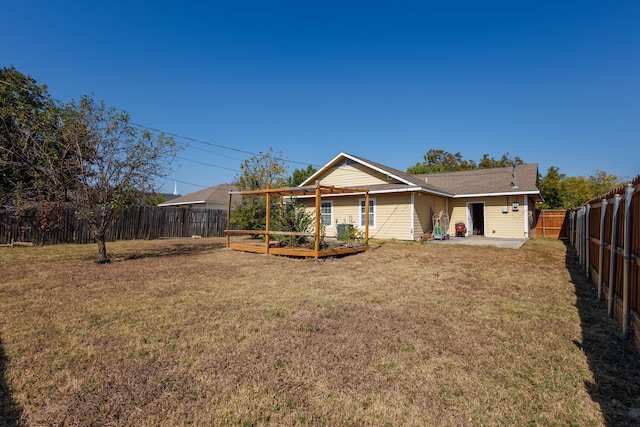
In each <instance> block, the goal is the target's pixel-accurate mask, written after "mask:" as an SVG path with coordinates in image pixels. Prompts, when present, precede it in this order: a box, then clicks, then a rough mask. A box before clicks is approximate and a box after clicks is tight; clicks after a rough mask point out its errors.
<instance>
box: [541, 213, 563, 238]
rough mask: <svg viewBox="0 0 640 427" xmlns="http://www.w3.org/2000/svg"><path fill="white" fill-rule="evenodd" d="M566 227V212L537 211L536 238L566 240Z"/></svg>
mask: <svg viewBox="0 0 640 427" xmlns="http://www.w3.org/2000/svg"><path fill="white" fill-rule="evenodd" d="M568 225H569V222H568V219H567V211H566V210H557V209H543V210H541V211H538V220H537V221H536V237H548V238H552V239H566V238H567V235H568V231H567V228H568Z"/></svg>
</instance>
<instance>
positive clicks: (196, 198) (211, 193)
mask: <svg viewBox="0 0 640 427" xmlns="http://www.w3.org/2000/svg"><path fill="white" fill-rule="evenodd" d="M236 190H238V187H236V186H235V185H231V184H218V185H214V186H213V187H209V188H205V189H204V190H200V191H196V192H195V193H191V194H187V195H186V196H182V197H178V198H176V199H173V200H170V201H167V202H164V203H160V204H159V205H158V206H180V205H199V204H207V203H222V204H225V205H226V204H228V203H229V191H236ZM233 198H234V200H235V199H236V198H237V196H233Z"/></svg>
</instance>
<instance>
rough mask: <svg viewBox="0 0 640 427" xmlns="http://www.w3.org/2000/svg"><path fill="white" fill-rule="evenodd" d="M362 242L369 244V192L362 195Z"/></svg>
mask: <svg viewBox="0 0 640 427" xmlns="http://www.w3.org/2000/svg"><path fill="white" fill-rule="evenodd" d="M364 241H365V243H369V192H368V191H367V192H366V193H365V194H364Z"/></svg>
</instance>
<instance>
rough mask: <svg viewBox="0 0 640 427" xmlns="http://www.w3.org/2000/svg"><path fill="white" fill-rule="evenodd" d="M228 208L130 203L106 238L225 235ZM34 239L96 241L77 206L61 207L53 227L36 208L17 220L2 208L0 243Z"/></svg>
mask: <svg viewBox="0 0 640 427" xmlns="http://www.w3.org/2000/svg"><path fill="white" fill-rule="evenodd" d="M226 218H227V211H226V210H224V209H203V208H182V207H157V206H131V207H130V208H129V209H127V210H126V211H125V212H124V213H123V215H122V216H121V217H120V218H119V219H118V221H116V223H115V224H114V226H113V227H112V228H111V229H110V230H109V232H108V233H107V240H108V241H110V242H112V241H115V240H134V239H140V240H150V239H158V238H161V237H165V238H176V237H191V236H193V235H198V236H202V237H223V236H224V227H221V226H220V224H225V223H226ZM12 241H16V242H33V243H37V244H40V243H43V242H44V243H46V244H58V243H93V241H94V240H93V236H92V235H91V232H90V230H89V226H88V224H87V222H86V221H84V220H81V219H79V218H78V217H77V216H76V214H75V210H74V209H72V208H70V207H67V208H63V209H62V211H61V218H60V223H59V225H58V227H57V228H55V229H53V230H51V231H43V230H41V229H40V228H39V227H38V221H37V219H36V214H35V212H34V213H33V214H32V215H30V216H28V217H25V218H21V219H20V220H16V219H15V218H14V217H13V216H12V215H11V214H10V213H8V212H6V211H4V210H0V244H8V243H11V242H12Z"/></svg>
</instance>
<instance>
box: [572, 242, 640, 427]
mask: <svg viewBox="0 0 640 427" xmlns="http://www.w3.org/2000/svg"><path fill="white" fill-rule="evenodd" d="M566 246H567V255H566V266H567V269H568V270H569V272H570V274H571V280H572V282H573V285H574V286H575V290H576V297H577V302H576V306H577V308H578V311H579V314H580V323H581V326H582V342H581V343H580V342H575V345H576V346H577V347H578V348H580V349H581V350H582V351H583V352H584V354H585V356H586V357H587V361H588V363H589V368H590V370H591V373H592V375H593V382H587V383H585V387H586V389H587V391H588V392H589V393H590V394H591V398H592V399H593V401H594V402H596V403H598V404H599V405H600V408H601V410H602V414H603V416H604V419H605V423H606V425H607V426H611V427H614V426H616V427H618V426H639V425H640V353H639V352H638V351H637V350H636V349H635V347H634V345H633V340H632V339H629V340H624V339H623V338H622V333H621V331H620V328H619V327H618V326H617V325H616V324H615V323H614V321H613V320H611V319H610V318H609V316H608V315H607V309H606V305H605V303H604V302H603V301H598V299H597V289H596V287H595V285H594V284H593V282H591V280H590V279H588V278H587V277H586V276H585V274H584V269H583V268H581V267H580V265H579V263H578V258H577V255H576V252H575V250H574V249H573V248H572V247H571V246H570V245H569V244H568V243H567V244H566Z"/></svg>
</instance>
